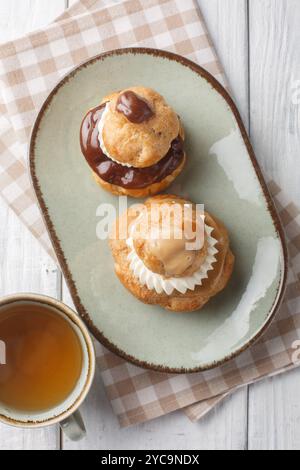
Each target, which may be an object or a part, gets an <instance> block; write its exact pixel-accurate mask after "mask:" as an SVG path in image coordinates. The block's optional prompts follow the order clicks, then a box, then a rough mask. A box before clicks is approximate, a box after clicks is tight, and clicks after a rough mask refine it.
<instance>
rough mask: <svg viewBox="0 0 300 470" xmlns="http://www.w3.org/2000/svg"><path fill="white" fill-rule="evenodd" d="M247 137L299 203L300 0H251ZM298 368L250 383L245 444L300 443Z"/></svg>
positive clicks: (291, 445)
mask: <svg viewBox="0 0 300 470" xmlns="http://www.w3.org/2000/svg"><path fill="white" fill-rule="evenodd" d="M249 3H250V5H249V6H250V77H251V80H250V98H251V122H250V126H251V139H252V142H253V143H254V147H255V151H256V154H257V157H258V159H259V161H260V162H261V164H262V166H263V168H264V170H265V173H266V174H267V175H269V176H272V177H273V178H275V179H276V180H277V181H278V182H279V184H280V185H281V186H282V187H283V188H285V190H286V191H287V192H288V194H289V195H290V197H291V199H293V200H294V201H295V202H296V203H297V204H300V185H299V181H300V165H299V144H300V139H299V135H300V121H299V116H300V113H299V103H298V104H297V103H296V100H294V101H295V102H294V103H293V99H292V97H293V94H294V93H295V87H297V86H298V87H299V83H296V82H297V80H300V56H299V53H298V51H299V40H300V30H299V23H300V3H299V1H298V0H289V1H288V2H283V1H281V0H263V1H262V0H251V2H249ZM299 396H300V370H295V371H293V372H291V373H289V374H286V375H284V376H280V377H276V378H273V379H270V380H268V381H265V382H262V383H260V384H256V385H253V386H251V387H250V392H249V448H250V449H252V450H264V449H267V450H272V449H277V450H278V449H280V450H283V449H289V450H293V449H294V450H299V448H300V425H299V423H300V403H299Z"/></svg>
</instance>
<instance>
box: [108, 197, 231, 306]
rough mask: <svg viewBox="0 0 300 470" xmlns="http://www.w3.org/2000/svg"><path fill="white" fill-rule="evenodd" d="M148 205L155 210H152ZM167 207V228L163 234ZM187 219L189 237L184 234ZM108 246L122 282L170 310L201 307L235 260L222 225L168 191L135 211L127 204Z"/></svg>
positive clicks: (147, 300)
mask: <svg viewBox="0 0 300 470" xmlns="http://www.w3.org/2000/svg"><path fill="white" fill-rule="evenodd" d="M174 207H175V208H176V210H177V208H181V214H183V215H182V217H181V218H180V217H179V216H178V214H179V212H176V215H173V214H174V212H172V209H171V208H174ZM153 208H155V210H154V214H158V216H157V215H156V216H155V215H154V216H153ZM163 208H164V209H163ZM168 208H169V211H170V212H169V213H170V214H171V215H170V216H169V219H168V224H169V227H171V232H170V233H169V234H168V237H164V236H163V234H164V230H165V227H166V220H167V217H166V216H165V213H164V210H166V211H167V210H168ZM184 208H188V215H186V214H185V209H184ZM151 211H152V212H151ZM153 217H154V218H153ZM187 220H189V222H190V227H192V229H193V231H192V234H193V237H194V238H193V237H192V236H191V235H189V237H188V238H187V237H186V229H185V225H186V222H187ZM170 221H171V222H170ZM168 224H167V225H168ZM180 229H181V230H182V232H181V233H182V236H181V237H180V236H178V234H180ZM188 233H190V232H188ZM188 241H189V243H190V246H189V247H188V248H187V243H188ZM194 245H195V246H194ZM110 248H111V251H112V254H113V257H114V260H115V271H116V274H117V276H118V277H119V279H120V281H121V282H122V283H123V285H124V286H125V287H126V288H127V289H128V290H129V291H130V292H131V293H132V294H133V295H134V296H135V297H136V298H137V299H139V300H141V301H142V302H144V303H147V304H152V305H160V306H162V307H164V308H166V309H167V310H171V311H173V312H190V311H195V310H199V309H201V308H202V307H203V306H204V305H205V304H206V303H207V302H208V301H209V300H210V299H211V298H212V297H214V296H215V295H216V294H217V293H218V292H220V291H221V290H223V289H224V288H225V287H226V285H227V283H228V282H229V279H230V277H231V275H232V271H233V266H234V255H233V254H232V252H231V250H230V247H229V238H228V232H227V230H226V228H225V227H224V225H223V224H222V223H221V222H220V221H219V220H217V219H216V218H215V217H212V216H211V215H210V214H208V213H207V212H204V213H202V214H201V215H199V212H198V211H197V209H196V205H195V204H192V203H191V202H190V201H187V200H185V199H182V198H180V197H178V196H173V195H165V196H162V195H161V196H156V197H154V198H150V199H148V200H147V201H146V203H145V205H144V206H143V209H142V211H139V212H138V213H137V211H136V209H135V207H132V208H130V209H129V210H128V211H127V213H125V214H123V215H122V216H121V217H120V218H119V219H118V220H117V221H116V224H115V227H114V230H113V231H112V234H111V237H110Z"/></svg>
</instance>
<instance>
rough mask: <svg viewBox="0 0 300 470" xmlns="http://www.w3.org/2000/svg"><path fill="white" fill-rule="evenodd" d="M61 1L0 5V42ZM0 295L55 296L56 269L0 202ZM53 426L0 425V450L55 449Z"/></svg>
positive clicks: (38, 23) (37, 23) (42, 18)
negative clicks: (33, 428) (17, 293)
mask: <svg viewBox="0 0 300 470" xmlns="http://www.w3.org/2000/svg"><path fill="white" fill-rule="evenodd" d="M64 6H65V5H64V0H52V1H51V2H47V8H45V3H44V2H41V1H39V0H10V1H9V2H1V3H0V41H1V42H3V41H7V40H10V39H13V38H15V37H17V36H21V35H23V34H24V33H26V32H27V31H30V30H32V29H35V28H38V27H42V26H43V25H45V24H46V23H48V22H49V21H51V20H52V18H54V17H55V16H56V15H58V14H60V13H61V12H62V11H63V9H64ZM0 220H1V227H2V230H1V231H0V266H1V270H0V295H7V294H10V293H15V292H38V293H43V294H47V295H51V296H54V297H55V296H56V294H57V275H58V273H57V269H56V266H55V264H54V263H53V262H52V261H51V260H50V258H49V257H48V256H47V255H46V254H45V253H44V251H43V250H42V248H41V247H40V245H39V243H38V242H37V241H36V240H35V239H33V237H32V235H30V234H29V232H28V231H27V230H26V229H25V228H24V227H23V225H22V224H21V223H20V221H19V220H18V219H17V217H16V216H15V215H14V214H13V213H12V212H11V211H10V210H9V209H8V208H7V207H6V205H5V204H4V202H3V201H2V200H0ZM57 448H59V432H58V429H57V428H56V427H52V428H47V429H43V430H34V431H28V430H26V431H23V430H19V429H15V428H11V427H8V426H4V425H0V449H1V450H4V449H13V450H18V449H25V450H30V449H57Z"/></svg>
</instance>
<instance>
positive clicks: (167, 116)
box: [80, 87, 186, 198]
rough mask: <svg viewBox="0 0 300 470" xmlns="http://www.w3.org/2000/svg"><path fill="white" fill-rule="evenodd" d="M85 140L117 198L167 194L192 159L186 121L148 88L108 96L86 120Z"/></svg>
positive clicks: (91, 160) (98, 174) (102, 181)
mask: <svg viewBox="0 0 300 470" xmlns="http://www.w3.org/2000/svg"><path fill="white" fill-rule="evenodd" d="M80 142H81V149H82V153H83V155H84V156H85V158H86V160H87V162H88V164H89V165H90V167H91V169H92V171H93V175H94V178H95V180H96V181H97V183H98V184H99V185H100V186H101V187H103V188H104V189H106V190H107V191H110V192H111V193H113V194H116V195H128V196H132V197H137V198H139V197H146V196H149V195H154V194H157V193H159V192H161V191H164V190H165V189H166V188H167V187H168V186H169V185H170V184H171V183H172V182H173V181H174V180H175V178H176V177H177V176H178V175H179V174H180V173H181V171H182V170H183V167H184V165H185V161H186V155H185V152H184V145H183V143H184V130H183V127H182V125H181V123H180V119H179V118H178V116H177V114H176V113H175V111H174V110H173V109H172V108H171V107H170V106H169V105H168V104H167V103H166V101H165V100H164V98H163V97H162V96H161V95H159V94H158V93H157V92H155V91H154V90H151V89H149V88H144V87H134V88H130V89H127V90H124V91H121V92H120V93H113V94H112V95H109V96H107V97H105V98H104V99H103V101H102V103H101V104H100V105H99V106H97V107H96V108H94V109H92V110H90V111H89V112H88V113H87V115H86V116H85V118H84V120H83V123H82V126H81V132H80Z"/></svg>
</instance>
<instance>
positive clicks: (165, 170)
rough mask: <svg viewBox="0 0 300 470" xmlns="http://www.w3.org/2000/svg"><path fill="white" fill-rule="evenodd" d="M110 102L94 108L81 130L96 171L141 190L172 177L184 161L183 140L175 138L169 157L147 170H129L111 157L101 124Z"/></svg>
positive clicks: (106, 178) (83, 147) (84, 147)
mask: <svg viewBox="0 0 300 470" xmlns="http://www.w3.org/2000/svg"><path fill="white" fill-rule="evenodd" d="M105 107H106V103H104V104H102V105H100V106H98V107H97V108H94V109H92V110H91V111H89V112H88V113H87V115H86V116H85V118H84V120H83V122H82V125H81V131H80V144H81V150H82V153H83V155H84V156H85V158H86V160H87V162H88V164H89V165H90V167H91V168H92V170H93V171H94V172H95V173H96V174H97V175H98V176H100V178H101V179H103V180H104V181H106V182H107V183H110V184H114V185H116V186H121V187H123V188H128V189H141V188H145V187H147V186H150V185H152V184H154V183H159V182H161V181H162V180H164V179H165V178H166V177H167V176H169V175H170V174H172V173H173V172H174V171H175V170H176V169H177V168H178V167H179V165H180V164H181V163H182V161H183V158H184V149H183V140H182V139H181V137H180V136H178V138H177V139H175V140H174V141H173V142H172V144H171V147H170V150H169V152H168V153H167V155H166V156H165V157H164V158H162V160H160V161H159V162H158V163H156V164H155V165H152V166H150V167H147V168H135V167H125V166H123V165H120V164H119V163H117V162H114V161H113V160H111V159H110V158H108V157H107V156H106V155H105V154H104V153H103V152H102V150H101V147H100V144H99V131H98V125H99V122H100V120H101V117H102V115H103V113H104V110H105Z"/></svg>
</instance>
